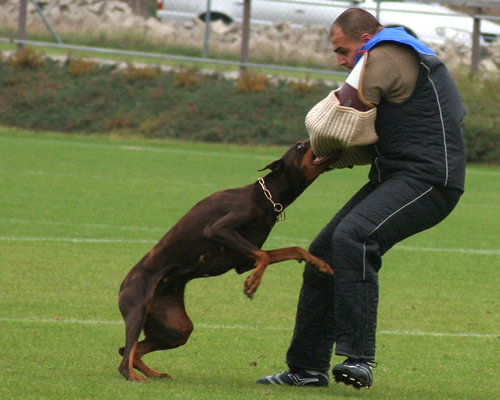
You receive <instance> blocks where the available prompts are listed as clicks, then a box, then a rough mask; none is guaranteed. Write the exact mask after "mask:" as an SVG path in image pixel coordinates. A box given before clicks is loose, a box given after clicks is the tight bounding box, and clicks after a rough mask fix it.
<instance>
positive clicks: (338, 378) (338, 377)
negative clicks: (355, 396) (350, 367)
mask: <svg viewBox="0 0 500 400" xmlns="http://www.w3.org/2000/svg"><path fill="white" fill-rule="evenodd" d="M333 376H334V378H335V382H336V383H344V384H345V385H347V386H352V387H354V389H358V390H359V389H361V388H363V387H365V388H367V389H370V388H371V385H368V384H367V383H366V382H363V381H360V380H359V379H355V378H352V377H350V376H349V375H348V374H346V373H342V372H334V373H333Z"/></svg>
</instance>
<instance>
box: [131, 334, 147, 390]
mask: <svg viewBox="0 0 500 400" xmlns="http://www.w3.org/2000/svg"><path fill="white" fill-rule="evenodd" d="M136 348H137V342H135V343H134V346H133V347H132V350H131V351H130V354H129V357H128V380H129V381H134V382H145V381H146V378H144V377H142V376H139V375H137V374H136V373H135V372H134V359H135V350H136Z"/></svg>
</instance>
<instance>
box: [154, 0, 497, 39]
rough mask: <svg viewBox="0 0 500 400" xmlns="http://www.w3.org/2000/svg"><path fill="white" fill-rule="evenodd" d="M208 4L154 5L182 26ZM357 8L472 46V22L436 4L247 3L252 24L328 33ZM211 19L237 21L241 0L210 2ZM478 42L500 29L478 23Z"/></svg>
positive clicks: (169, 1) (423, 34) (367, 0)
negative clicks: (338, 19)
mask: <svg viewBox="0 0 500 400" xmlns="http://www.w3.org/2000/svg"><path fill="white" fill-rule="evenodd" d="M207 3H208V2H207V0H158V10H157V16H158V18H160V19H161V20H162V21H176V22H178V23H183V22H187V21H189V20H191V19H192V18H199V19H201V20H205V19H206V14H207ZM349 7H362V8H364V9H366V10H368V11H370V12H371V13H372V14H373V15H375V16H377V17H378V19H379V21H380V22H381V23H382V24H383V25H385V26H403V27H405V28H406V29H407V30H408V31H409V32H410V33H413V34H415V35H416V36H417V37H418V38H419V39H421V40H422V41H425V42H433V43H441V42H443V41H444V39H445V38H446V37H451V38H454V39H456V40H459V41H461V42H464V43H468V44H471V35H472V30H473V19H472V18H471V17H470V16H469V15H466V14H462V13H458V12H455V11H452V10H450V9H448V8H446V7H443V6H440V5H439V4H432V3H426V4H424V3H412V2H407V1H404V2H403V1H381V2H380V3H379V9H378V12H377V2H376V1H375V0H358V1H341V0H340V1H338V0H251V22H252V23H253V24H274V23H277V22H282V21H287V22H290V23H292V24H293V25H298V26H307V25H324V26H325V27H327V28H329V27H330V25H331V24H332V22H333V21H334V20H335V18H336V17H337V16H338V15H339V14H340V13H341V12H342V11H343V10H345V9H346V8H349ZM210 8H211V14H210V15H211V20H222V21H224V22H225V23H231V22H238V23H241V22H242V18H243V0H211V6H210ZM481 37H482V39H483V41H486V42H490V41H494V40H497V39H499V38H500V25H498V24H495V23H493V22H491V21H488V20H482V21H481Z"/></svg>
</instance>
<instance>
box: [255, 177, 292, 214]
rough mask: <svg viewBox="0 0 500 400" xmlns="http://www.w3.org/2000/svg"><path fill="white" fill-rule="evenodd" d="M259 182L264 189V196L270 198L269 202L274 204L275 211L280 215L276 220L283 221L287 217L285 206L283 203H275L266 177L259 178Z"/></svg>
mask: <svg viewBox="0 0 500 400" xmlns="http://www.w3.org/2000/svg"><path fill="white" fill-rule="evenodd" d="M259 183H260V186H261V188H262V190H263V191H264V196H266V199H268V200H269V202H270V203H271V204H272V205H273V209H274V212H276V213H278V215H277V216H276V222H280V221H283V220H284V219H285V218H286V214H285V207H283V204H281V203H275V201H274V200H273V196H272V194H271V192H270V191H269V189H268V188H267V187H266V182H264V178H259Z"/></svg>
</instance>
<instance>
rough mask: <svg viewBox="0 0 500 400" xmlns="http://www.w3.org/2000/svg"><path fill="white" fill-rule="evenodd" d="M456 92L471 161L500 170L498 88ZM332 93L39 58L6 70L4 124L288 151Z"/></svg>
mask: <svg viewBox="0 0 500 400" xmlns="http://www.w3.org/2000/svg"><path fill="white" fill-rule="evenodd" d="M457 83H458V85H459V87H460V90H461V92H462V94H463V98H464V101H465V103H466V106H467V109H468V115H467V119H466V124H465V132H464V133H465V137H466V141H467V146H468V158H469V161H481V162H498V161H499V160H500V153H499V151H500V150H499V148H498V145H497V143H498V138H499V132H500V116H499V112H498V110H499V109H500V80H499V79H498V78H496V79H484V80H479V79H473V78H471V77H469V76H468V75H467V74H463V75H460V76H458V77H457ZM331 89H332V88H331V87H328V86H326V85H324V84H311V83H310V82H307V81H301V82H294V83H291V82H285V81H278V82H274V83H271V82H270V81H269V80H268V79H267V78H266V77H262V76H258V75H255V74H248V75H247V76H246V77H245V78H244V79H240V80H237V81H234V80H232V79H226V78H224V77H223V76H221V75H217V74H213V75H199V74H198V73H196V72H195V71H191V70H184V71H177V72H170V73H165V72H160V71H158V70H157V69H154V68H142V69H141V68H132V67H129V68H128V69H124V70H118V69H117V68H116V67H115V66H105V67H102V66H97V65H95V64H93V63H92V62H88V61H84V60H78V59H76V60H75V59H74V60H71V59H68V60H67V61H66V62H64V63H60V62H55V61H52V60H49V59H47V60H45V61H42V60H41V59H40V58H39V57H37V55H36V54H34V53H31V54H30V53H28V54H24V55H23V56H21V57H18V58H12V57H11V58H9V59H7V58H6V57H4V60H3V61H2V62H0V124H2V125H7V126H16V127H22V128H29V129H36V130H51V131H59V132H68V133H73V132H75V133H92V132H117V133H119V134H125V135H126V134H133V135H144V136H147V137H155V138H159V137H160V138H161V137H168V138H182V139H186V140H194V141H196V140H201V141H211V142H231V143H247V144H251V143H259V144H289V143H293V142H294V141H296V140H300V139H304V138H305V137H307V133H306V131H305V127H304V117H305V115H306V113H307V112H308V110H309V109H310V108H311V107H312V106H313V105H314V104H316V103H317V102H318V101H319V100H320V99H322V98H323V97H324V96H325V95H326V94H327V93H328V91H329V90H331Z"/></svg>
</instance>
